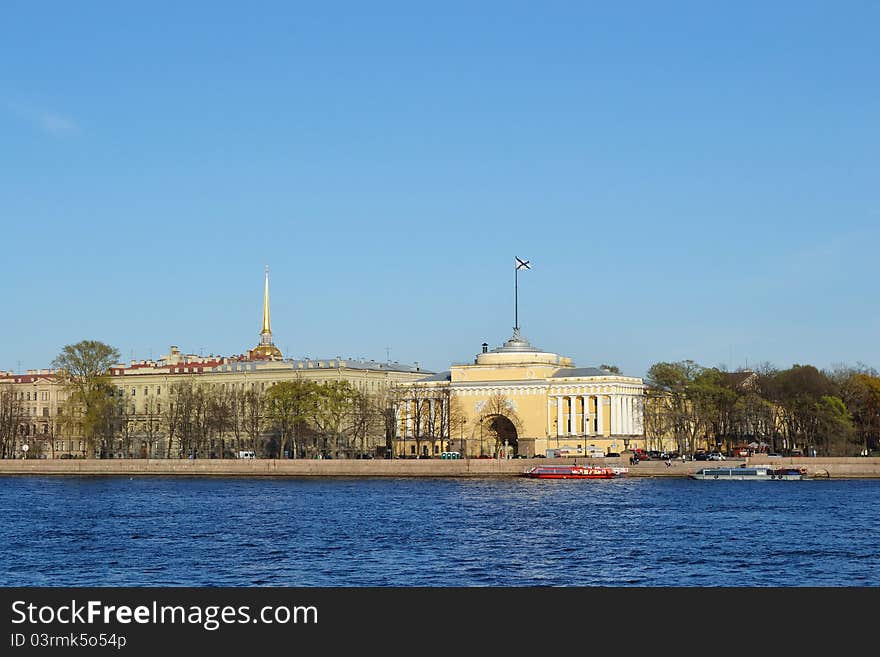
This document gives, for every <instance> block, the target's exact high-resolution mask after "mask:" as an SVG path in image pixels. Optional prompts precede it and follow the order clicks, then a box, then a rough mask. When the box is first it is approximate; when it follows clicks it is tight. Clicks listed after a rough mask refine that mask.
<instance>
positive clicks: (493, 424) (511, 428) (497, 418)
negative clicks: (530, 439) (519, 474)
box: [487, 415, 519, 456]
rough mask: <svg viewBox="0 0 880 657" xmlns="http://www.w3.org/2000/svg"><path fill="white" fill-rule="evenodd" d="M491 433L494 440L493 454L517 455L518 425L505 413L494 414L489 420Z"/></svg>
mask: <svg viewBox="0 0 880 657" xmlns="http://www.w3.org/2000/svg"><path fill="white" fill-rule="evenodd" d="M487 423H488V428H489V435H490V436H491V437H492V439H493V440H494V445H493V449H492V456H499V455H500V456H516V455H517V454H518V450H519V441H518V440H517V438H518V436H517V433H516V425H515V424H514V423H513V422H512V421H511V420H510V418H507V417H505V416H504V415H493V416H491V417H490V418H488V420H487Z"/></svg>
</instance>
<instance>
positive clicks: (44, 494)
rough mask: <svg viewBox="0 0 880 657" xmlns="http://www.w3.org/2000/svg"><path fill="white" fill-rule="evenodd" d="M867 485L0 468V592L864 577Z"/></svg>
mask: <svg viewBox="0 0 880 657" xmlns="http://www.w3.org/2000/svg"><path fill="white" fill-rule="evenodd" d="M878 500H880V481H877V480H858V481H833V480H832V481H804V482H715V481H712V482H699V481H691V480H686V479H619V480H609V481H601V480H592V481H571V480H568V481H538V480H528V479H439V480H435V479H323V478H322V479H181V478H160V477H156V478H152V477H151V478H133V479H129V478H62V477H54V478H53V477H0V517H2V524H0V585H3V586H536V585H537V586H547V585H552V586H570V585H573V586H594V585H604V586H878V585H880V504H878Z"/></svg>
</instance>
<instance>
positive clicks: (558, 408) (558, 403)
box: [556, 395, 565, 436]
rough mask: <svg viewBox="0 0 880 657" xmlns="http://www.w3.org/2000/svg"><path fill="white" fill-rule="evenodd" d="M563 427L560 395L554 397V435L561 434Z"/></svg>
mask: <svg viewBox="0 0 880 657" xmlns="http://www.w3.org/2000/svg"><path fill="white" fill-rule="evenodd" d="M564 428H565V427H564V426H563V424H562V395H559V396H558V397H557V398H556V435H557V436H561V435H562V431H563V429H564Z"/></svg>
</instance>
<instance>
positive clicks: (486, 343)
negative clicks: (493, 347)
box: [482, 342, 489, 354]
mask: <svg viewBox="0 0 880 657" xmlns="http://www.w3.org/2000/svg"><path fill="white" fill-rule="evenodd" d="M482 346H483V353H484V354H485V353H488V352H489V343H488V342H484V343H483V345H482Z"/></svg>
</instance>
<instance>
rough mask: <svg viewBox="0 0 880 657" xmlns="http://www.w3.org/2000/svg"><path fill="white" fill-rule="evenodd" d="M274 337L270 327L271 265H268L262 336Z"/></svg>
mask: <svg viewBox="0 0 880 657" xmlns="http://www.w3.org/2000/svg"><path fill="white" fill-rule="evenodd" d="M266 334H268V335H272V328H271V327H270V325H269V265H266V292H265V293H264V294H263V330H262V331H260V335H266Z"/></svg>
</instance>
